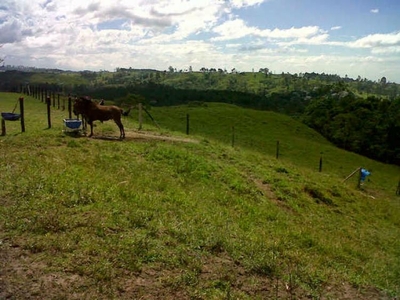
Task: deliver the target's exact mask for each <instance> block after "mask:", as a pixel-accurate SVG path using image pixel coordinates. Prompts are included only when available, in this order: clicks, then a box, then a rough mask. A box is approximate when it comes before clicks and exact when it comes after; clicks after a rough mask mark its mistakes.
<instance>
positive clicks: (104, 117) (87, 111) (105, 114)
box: [73, 97, 129, 139]
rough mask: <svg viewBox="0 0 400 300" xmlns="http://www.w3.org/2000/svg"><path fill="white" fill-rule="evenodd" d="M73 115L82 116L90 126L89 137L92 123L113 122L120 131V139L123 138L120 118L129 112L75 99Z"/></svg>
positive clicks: (91, 132) (84, 98)
mask: <svg viewBox="0 0 400 300" xmlns="http://www.w3.org/2000/svg"><path fill="white" fill-rule="evenodd" d="M73 111H74V114H75V115H82V116H83V117H84V118H85V119H86V121H87V122H88V124H89V125H90V135H89V136H92V135H93V121H97V120H98V121H108V120H111V119H112V120H114V122H115V124H117V125H118V128H119V131H120V138H121V139H123V138H125V130H124V125H122V122H121V116H122V115H124V116H127V115H128V113H129V110H128V111H127V112H124V111H123V109H122V108H120V107H118V106H115V105H100V104H98V103H96V102H94V101H92V100H91V99H89V98H88V97H80V98H76V99H75V102H74V108H73Z"/></svg>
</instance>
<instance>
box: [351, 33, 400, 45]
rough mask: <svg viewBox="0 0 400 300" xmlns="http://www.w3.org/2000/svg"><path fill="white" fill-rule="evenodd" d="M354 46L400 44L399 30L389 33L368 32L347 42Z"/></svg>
mask: <svg viewBox="0 0 400 300" xmlns="http://www.w3.org/2000/svg"><path fill="white" fill-rule="evenodd" d="M349 45H350V46H351V47H354V48H373V47H392V46H400V31H399V32H394V33H389V34H370V35H367V36H365V37H363V38H360V39H358V40H356V41H354V42H351V43H349Z"/></svg>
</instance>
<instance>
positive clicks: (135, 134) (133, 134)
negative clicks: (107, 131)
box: [83, 131, 199, 143]
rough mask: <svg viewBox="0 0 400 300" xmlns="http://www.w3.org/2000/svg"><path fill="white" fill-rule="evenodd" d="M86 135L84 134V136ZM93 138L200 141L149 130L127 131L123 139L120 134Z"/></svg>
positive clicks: (94, 137) (180, 141) (95, 135)
mask: <svg viewBox="0 0 400 300" xmlns="http://www.w3.org/2000/svg"><path fill="white" fill-rule="evenodd" d="M83 137H84V136H83ZM91 138H93V139H98V140H108V141H152V140H153V141H164V142H179V143H199V141H198V140H195V139H191V138H184V137H176V136H167V135H163V134H156V133H154V132H149V131H126V132H125V139H123V140H121V139H120V138H119V137H118V136H116V135H115V134H114V135H102V134H100V133H98V134H96V133H95V134H94V135H93V136H92V137H91Z"/></svg>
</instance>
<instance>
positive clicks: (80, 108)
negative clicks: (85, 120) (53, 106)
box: [73, 96, 92, 115]
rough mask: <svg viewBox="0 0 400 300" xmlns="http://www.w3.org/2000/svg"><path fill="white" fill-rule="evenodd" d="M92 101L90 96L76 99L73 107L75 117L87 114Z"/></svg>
mask: <svg viewBox="0 0 400 300" xmlns="http://www.w3.org/2000/svg"><path fill="white" fill-rule="evenodd" d="M91 103H92V100H90V98H89V97H88V96H85V97H79V98H75V102H74V105H73V112H74V114H75V115H82V114H85V112H86V110H87V109H88V107H90V105H91Z"/></svg>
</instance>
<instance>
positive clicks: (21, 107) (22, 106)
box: [19, 97, 25, 132]
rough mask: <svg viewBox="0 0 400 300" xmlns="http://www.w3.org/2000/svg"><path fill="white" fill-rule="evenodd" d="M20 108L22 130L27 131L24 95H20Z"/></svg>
mask: <svg viewBox="0 0 400 300" xmlns="http://www.w3.org/2000/svg"><path fill="white" fill-rule="evenodd" d="M19 110H20V114H21V117H20V118H21V132H25V113H24V97H19Z"/></svg>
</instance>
